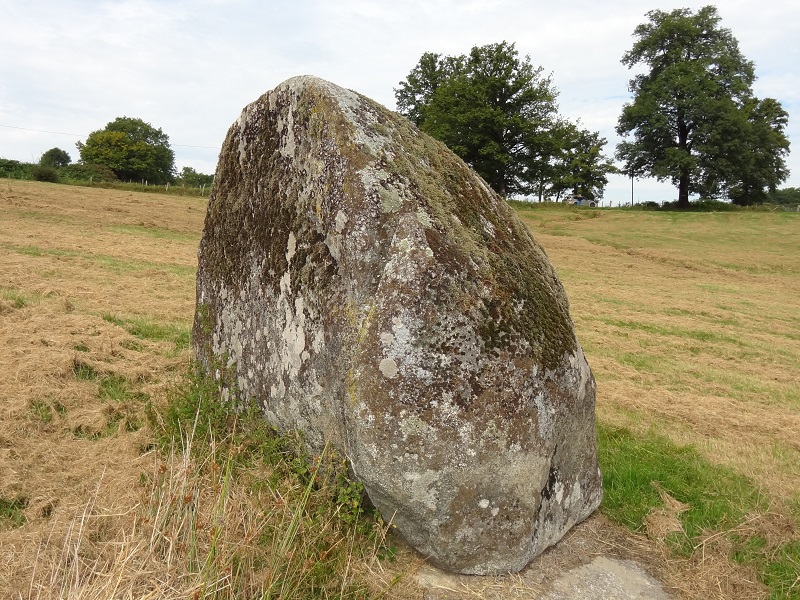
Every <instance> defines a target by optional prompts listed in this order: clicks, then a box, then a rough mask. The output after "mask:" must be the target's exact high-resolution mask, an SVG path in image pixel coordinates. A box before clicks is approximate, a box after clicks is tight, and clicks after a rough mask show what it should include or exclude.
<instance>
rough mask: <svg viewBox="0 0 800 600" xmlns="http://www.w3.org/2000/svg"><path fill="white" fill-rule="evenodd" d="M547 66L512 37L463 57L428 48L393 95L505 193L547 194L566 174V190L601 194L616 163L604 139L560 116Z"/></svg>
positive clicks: (409, 113)
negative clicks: (606, 153) (603, 153)
mask: <svg viewBox="0 0 800 600" xmlns="http://www.w3.org/2000/svg"><path fill="white" fill-rule="evenodd" d="M542 73H543V69H542V68H541V67H536V68H534V67H533V65H532V64H531V62H530V57H525V59H520V58H519V56H518V53H517V50H516V48H515V46H514V44H508V43H506V42H501V43H499V44H487V45H485V46H475V47H473V48H472V50H471V51H470V53H469V54H467V55H462V56H442V55H439V54H434V53H431V52H426V53H425V54H423V55H422V57H421V58H420V61H419V63H418V64H417V66H416V67H414V69H412V71H411V72H410V73H409V75H408V77H407V78H406V80H405V81H402V82H400V84H399V85H400V87H398V88H397V89H395V97H396V98H397V107H398V111H399V112H400V113H401V114H403V115H405V116H407V117H408V118H409V119H411V120H412V121H414V123H416V124H417V125H418V126H419V127H420V129H422V130H423V131H425V132H426V133H429V134H430V135H432V136H433V137H435V138H437V139H439V140H441V141H442V142H444V143H445V144H447V146H448V147H449V148H450V149H451V150H453V152H455V153H456V154H458V155H459V156H460V157H461V158H462V159H464V161H465V162H467V163H468V164H469V165H470V166H471V167H472V168H473V169H475V171H477V173H478V174H479V175H481V177H483V178H484V179H485V180H486V182H487V183H488V184H489V185H490V186H491V187H492V188H493V189H494V190H495V191H496V192H498V193H499V194H501V195H502V196H504V197H505V196H508V195H513V194H522V195H530V194H538V195H539V196H540V197H541V195H542V194H543V191H544V188H545V187H546V186H548V185H549V184H550V183H552V182H553V180H554V179H557V180H558V181H559V182H562V179H563V178H564V177H565V176H566V175H567V174H569V175H570V176H571V177H572V178H573V179H572V180H571V181H570V182H567V183H563V182H562V183H563V185H562V187H563V186H566V188H565V189H584V188H585V189H587V190H591V191H592V193H596V194H598V195H601V194H602V186H603V185H605V183H604V181H603V174H604V173H606V172H609V171H608V168H609V167H610V163H608V161H606V160H605V159H602V158H600V157H599V148H602V146H603V145H604V144H605V140H602V139H601V138H600V137H599V136H598V135H597V134H592V133H591V132H579V131H578V128H577V127H575V126H570V125H569V124H566V123H564V122H563V121H562V120H560V119H559V118H558V113H557V106H556V101H555V100H556V91H555V89H554V88H553V86H552V81H551V79H550V78H549V77H544V76H543V74H542ZM583 133H585V134H586V135H585V136H584V137H583V138H582V137H581V135H579V134H583ZM591 136H594V137H593V138H592V139H591V142H590V143H589V144H588V145H586V141H587V139H589V138H590V137H591ZM568 152H571V153H572V155H571V156H568V155H567V153H568ZM595 154H597V156H595ZM578 155H581V158H580V159H577V158H576V157H577V156H578ZM559 162H560V163H561V164H560V166H559V165H557V163H559ZM559 167H560V169H561V171H559ZM598 169H599V171H600V172H599V174H598V173H597V171H598ZM587 171H588V172H590V173H591V176H590V177H586V173H587Z"/></svg>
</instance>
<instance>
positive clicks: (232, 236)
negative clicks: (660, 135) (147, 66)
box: [194, 77, 602, 574]
mask: <svg viewBox="0 0 800 600" xmlns="http://www.w3.org/2000/svg"><path fill="white" fill-rule="evenodd" d="M194 344H195V350H196V353H197V356H198V357H199V359H200V361H201V362H202V363H204V364H205V365H206V366H207V367H208V368H209V369H210V370H211V371H212V372H213V373H214V374H215V375H216V376H217V377H218V378H220V380H221V381H223V385H225V386H230V385H235V387H236V388H237V390H238V392H239V393H240V394H242V395H244V396H247V397H251V398H256V399H257V400H258V401H259V402H260V403H261V405H262V406H263V409H264V413H265V415H266V417H267V419H268V420H269V421H270V422H271V423H273V424H274V425H275V426H277V427H278V428H279V429H281V430H289V429H299V430H302V431H303V432H304V433H305V439H306V442H307V443H308V445H309V446H310V448H311V449H313V450H319V449H320V448H322V447H323V446H324V444H325V443H326V441H330V442H331V443H332V444H333V445H334V446H335V447H337V448H339V449H340V450H341V451H343V452H344V453H345V454H346V456H347V457H348V459H349V461H350V465H351V468H352V471H353V474H354V475H355V476H356V477H357V478H358V479H359V480H360V481H361V482H362V483H363V484H364V487H365V489H366V491H367V493H368V495H369V498H370V500H371V501H372V502H373V504H374V505H375V506H376V507H377V508H378V509H379V510H380V512H381V513H382V514H383V515H384V517H385V518H386V519H392V520H393V522H394V523H395V525H396V526H397V530H398V532H399V533H400V534H401V535H402V536H403V537H404V538H405V539H406V540H407V541H408V542H409V543H410V544H411V545H412V546H413V547H414V548H416V549H417V550H418V551H419V552H421V553H422V554H423V555H425V556H428V557H429V558H430V561H431V562H432V563H433V564H435V565H437V566H439V567H441V568H443V569H445V570H448V571H453V572H460V573H472V574H486V573H500V572H508V571H518V570H519V569H521V568H523V567H524V566H525V565H526V564H527V563H528V562H529V561H530V560H531V558H533V557H534V556H536V555H537V554H539V553H540V552H542V551H543V550H544V549H545V548H547V547H548V546H549V545H551V544H553V543H555V542H557V541H558V540H559V539H560V538H561V536H562V535H563V534H564V533H565V532H566V531H567V530H568V529H569V528H570V527H571V526H572V525H574V524H575V523H577V522H579V521H581V520H582V519H584V518H585V517H587V516H588V515H589V514H590V513H591V512H592V511H593V510H594V509H595V508H596V507H597V506H598V504H599V503H600V500H601V496H602V490H601V479H600V473H599V470H598V466H597V457H596V434H595V414H594V396H595V386H594V379H593V377H592V374H591V371H590V369H589V366H588V364H587V362H586V359H585V358H584V355H583V352H582V351H581V349H580V346H579V345H578V343H577V341H576V339H575V335H574V331H573V326H572V322H571V320H570V317H569V313H568V305H567V299H566V296H565V294H564V291H563V289H562V287H561V284H560V282H559V281H558V279H557V277H556V275H555V272H554V270H553V268H552V266H551V265H550V263H549V261H548V259H547V257H546V255H545V253H544V252H543V250H542V249H541V248H540V246H539V245H538V244H537V243H536V242H535V240H534V239H533V237H532V236H531V234H530V233H529V232H528V230H527V229H526V228H525V226H524V225H523V224H522V223H521V222H520V221H519V220H518V219H517V218H516V216H515V215H514V213H513V211H512V210H511V209H510V208H509V207H508V205H507V204H506V203H505V202H504V201H503V200H502V199H501V198H500V197H498V196H497V195H496V194H494V193H493V192H492V191H491V190H490V189H489V188H488V187H487V185H486V184H485V182H484V181H483V180H482V179H480V178H479V177H478V176H477V175H475V174H474V173H473V172H472V171H471V170H470V169H469V168H468V167H467V166H466V165H465V164H464V163H463V162H462V161H461V160H460V159H458V158H457V157H456V156H455V155H454V154H452V153H451V152H450V151H449V150H448V149H447V148H446V147H445V146H444V145H442V144H440V143H439V142H436V141H435V140H433V139H432V138H430V137H428V136H426V135H424V134H421V133H420V132H419V131H418V130H416V128H414V127H413V126H412V125H411V124H410V123H409V122H408V121H406V120H405V119H403V118H402V117H399V116H398V115H396V114H395V113H392V112H390V111H388V110H386V109H385V108H383V107H381V106H380V105H378V104H376V103H374V102H372V101H371V100H369V99H367V98H365V97H363V96H360V95H358V94H356V93H354V92H351V91H348V90H344V89H342V88H339V87H337V86H335V85H333V84H331V83H328V82H326V81H323V80H320V79H317V78H314V77H296V78H293V79H290V80H288V81H286V82H284V83H283V84H281V85H280V86H278V87H277V88H276V89H275V90H273V91H271V92H269V93H267V94H265V95H264V96H262V97H261V98H259V99H258V100H257V101H255V102H254V103H252V104H250V105H249V106H247V107H246V108H245V109H244V111H243V112H242V114H241V116H240V117H239V119H238V120H237V121H236V122H235V123H234V124H233V126H232V127H231V128H230V130H229V132H228V136H227V138H226V140H225V143H224V145H223V148H222V151H221V154H220V159H219V164H218V166H217V172H216V178H215V182H214V189H213V192H212V195H211V199H210V202H209V207H208V213H207V216H206V222H205V228H204V231H203V238H202V241H201V245H200V250H199V269H198V278H197V313H196V317H195V326H194ZM226 368H227V369H226ZM226 370H227V371H229V372H230V375H229V376H228V377H226V376H225V371H226Z"/></svg>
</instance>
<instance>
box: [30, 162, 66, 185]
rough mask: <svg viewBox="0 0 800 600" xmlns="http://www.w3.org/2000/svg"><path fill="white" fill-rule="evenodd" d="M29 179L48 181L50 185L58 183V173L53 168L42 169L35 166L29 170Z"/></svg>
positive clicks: (39, 166)
mask: <svg viewBox="0 0 800 600" xmlns="http://www.w3.org/2000/svg"><path fill="white" fill-rule="evenodd" d="M31 179H33V180H34V181H49V182H50V183H58V182H59V181H60V178H59V177H58V171H57V170H56V169H54V168H53V167H43V166H42V165H36V166H35V167H33V168H32V169H31Z"/></svg>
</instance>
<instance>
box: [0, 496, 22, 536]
mask: <svg viewBox="0 0 800 600" xmlns="http://www.w3.org/2000/svg"><path fill="white" fill-rule="evenodd" d="M27 507H28V499H27V498H25V497H24V496H18V497H16V498H4V497H2V496H0V531H2V530H3V529H15V528H17V527H22V526H23V525H24V524H25V515H24V514H23V512H22V511H24V510H25V509H26V508H27Z"/></svg>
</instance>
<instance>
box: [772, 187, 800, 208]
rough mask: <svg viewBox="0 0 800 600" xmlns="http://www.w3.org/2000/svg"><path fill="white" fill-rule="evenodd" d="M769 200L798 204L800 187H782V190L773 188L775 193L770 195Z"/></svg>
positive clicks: (776, 202) (799, 202)
mask: <svg viewBox="0 0 800 600" xmlns="http://www.w3.org/2000/svg"><path fill="white" fill-rule="evenodd" d="M770 202H772V203H773V204H789V205H792V206H793V205H798V204H800V188H784V189H782V190H775V193H774V194H772V195H771V196H770Z"/></svg>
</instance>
